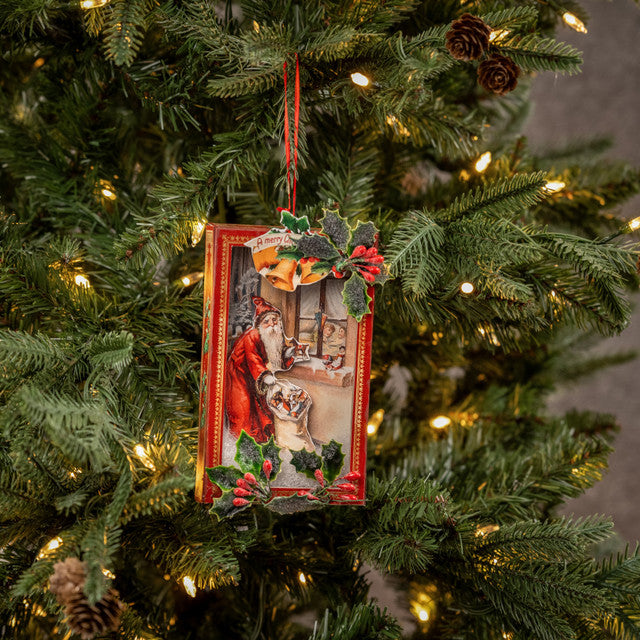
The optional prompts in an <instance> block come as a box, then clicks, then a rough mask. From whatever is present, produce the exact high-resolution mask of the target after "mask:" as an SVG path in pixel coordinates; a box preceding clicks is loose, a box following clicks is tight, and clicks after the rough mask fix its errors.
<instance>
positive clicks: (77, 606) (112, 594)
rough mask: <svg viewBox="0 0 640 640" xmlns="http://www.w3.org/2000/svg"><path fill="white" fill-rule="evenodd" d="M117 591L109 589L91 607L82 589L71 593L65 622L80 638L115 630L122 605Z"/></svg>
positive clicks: (84, 639) (66, 607)
mask: <svg viewBox="0 0 640 640" xmlns="http://www.w3.org/2000/svg"><path fill="white" fill-rule="evenodd" d="M118 595H119V594H118V592H117V591H116V590H115V589H109V591H108V592H107V594H106V595H105V596H104V598H102V600H99V601H98V602H96V604H95V605H94V606H93V607H92V606H91V605H90V604H89V601H88V600H87V597H86V596H85V595H84V593H83V592H82V591H78V592H76V593H73V594H71V596H70V597H69V599H68V600H67V604H66V606H65V609H64V612H65V615H66V616H67V624H68V625H69V628H70V629H71V631H73V633H77V634H78V635H79V636H80V637H81V638H82V640H91V639H92V638H93V637H94V636H96V635H98V634H103V633H106V632H107V631H115V630H116V629H117V628H118V626H119V625H120V615H121V614H122V609H123V608H124V605H123V604H122V602H120V599H119V597H118Z"/></svg>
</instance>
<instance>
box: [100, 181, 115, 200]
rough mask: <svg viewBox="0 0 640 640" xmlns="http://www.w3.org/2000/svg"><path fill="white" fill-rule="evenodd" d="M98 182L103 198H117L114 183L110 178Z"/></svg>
mask: <svg viewBox="0 0 640 640" xmlns="http://www.w3.org/2000/svg"><path fill="white" fill-rule="evenodd" d="M98 184H99V187H98V188H99V189H100V193H101V194H102V197H103V198H106V199H107V200H115V199H116V198H117V197H118V196H117V195H116V192H115V189H114V188H113V185H112V184H111V183H110V182H109V181H108V180H100V181H99V183H98Z"/></svg>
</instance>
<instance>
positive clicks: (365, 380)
mask: <svg viewBox="0 0 640 640" xmlns="http://www.w3.org/2000/svg"><path fill="white" fill-rule="evenodd" d="M268 230H269V228H268V227H263V226H245V225H218V224H208V225H207V227H206V230H205V236H206V261H205V272H204V301H203V326H202V367H201V382H200V419H199V425H200V430H199V438H198V460H197V477H196V491H195V494H196V500H198V501H199V502H204V503H210V502H213V500H214V498H217V497H218V496H219V495H220V493H221V492H220V490H219V489H218V487H217V486H216V485H214V484H213V483H212V482H211V481H210V480H209V477H208V476H207V473H206V471H205V469H206V468H210V467H215V466H218V465H221V464H229V462H228V460H227V461H226V462H223V432H224V415H225V414H224V411H225V408H224V397H225V373H226V365H227V360H228V357H229V351H230V349H229V339H228V333H229V306H230V299H231V291H230V288H231V268H232V250H233V248H234V247H243V246H244V245H245V243H246V242H247V241H249V240H251V239H253V238H256V237H258V236H260V235H262V234H263V233H265V232H267V231H268ZM262 278H263V277H262ZM305 286H313V285H305ZM368 294H369V296H370V297H371V298H372V301H371V304H370V309H371V313H368V314H367V315H365V316H364V317H363V319H362V320H361V321H360V322H358V323H355V320H353V322H354V323H355V324H356V326H357V337H356V339H355V362H354V366H353V382H352V385H353V395H352V400H351V443H350V450H349V456H348V466H347V465H345V467H344V468H343V473H342V474H341V475H344V474H346V473H350V472H357V473H359V474H360V475H361V479H360V480H359V481H357V482H356V483H355V484H356V491H355V492H354V495H355V496H356V498H357V500H352V501H350V502H348V503H345V502H344V501H340V500H333V499H332V501H331V503H332V504H350V505H358V504H360V505H362V504H364V500H365V476H366V453H367V421H368V406H369V379H370V370H371V340H372V334H373V297H374V293H373V287H369V289H368ZM284 295H289V296H290V295H295V292H291V293H284ZM294 366H295V365H294ZM334 393H335V392H334ZM226 437H230V436H229V435H227V436H226ZM301 488H302V487H300V486H296V487H294V486H292V487H277V488H273V494H274V495H276V496H282V495H292V494H293V493H295V492H296V491H299V490H300V489H301Z"/></svg>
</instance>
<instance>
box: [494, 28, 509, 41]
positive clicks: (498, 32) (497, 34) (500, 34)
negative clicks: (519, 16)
mask: <svg viewBox="0 0 640 640" xmlns="http://www.w3.org/2000/svg"><path fill="white" fill-rule="evenodd" d="M510 33H511V31H509V29H494V30H492V31H491V33H490V34H489V42H500V40H504V39H505V38H506V37H507V36H508V35H509V34H510Z"/></svg>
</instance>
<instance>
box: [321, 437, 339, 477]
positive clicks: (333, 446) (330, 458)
mask: <svg viewBox="0 0 640 640" xmlns="http://www.w3.org/2000/svg"><path fill="white" fill-rule="evenodd" d="M343 462H344V453H342V444H340V443H339V442H336V441H335V440H332V441H331V442H330V443H329V444H323V445H322V475H324V479H325V480H326V482H327V484H331V483H332V482H333V481H334V480H335V479H336V478H337V477H338V476H339V475H340V471H341V470H342V464H343Z"/></svg>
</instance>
